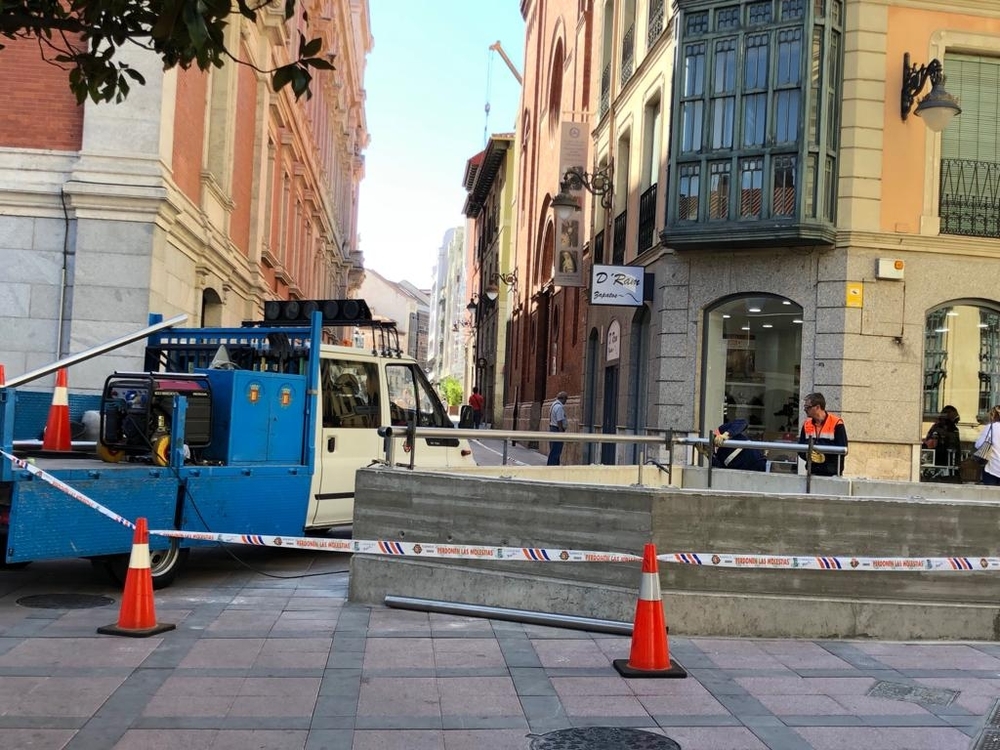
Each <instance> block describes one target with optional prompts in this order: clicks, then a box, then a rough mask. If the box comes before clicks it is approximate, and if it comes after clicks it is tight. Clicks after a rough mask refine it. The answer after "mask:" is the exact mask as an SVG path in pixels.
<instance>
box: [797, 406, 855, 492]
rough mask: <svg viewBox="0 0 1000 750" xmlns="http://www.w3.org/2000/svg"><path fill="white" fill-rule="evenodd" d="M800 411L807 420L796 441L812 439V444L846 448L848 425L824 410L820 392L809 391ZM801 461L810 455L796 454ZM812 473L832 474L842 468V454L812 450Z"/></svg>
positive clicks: (840, 471)
mask: <svg viewBox="0 0 1000 750" xmlns="http://www.w3.org/2000/svg"><path fill="white" fill-rule="evenodd" d="M802 411H804V412H805V414H806V420H805V422H803V424H802V430H801V431H800V432H799V443H808V442H809V439H810V438H812V441H813V445H839V446H841V447H843V448H846V447H847V427H845V426H844V420H843V419H841V418H840V417H838V416H837V415H836V414H831V413H830V412H828V411H827V410H826V398H825V397H824V396H823V394H822V393H810V394H809V395H808V396H806V397H805V400H803V402H802ZM799 455H800V456H801V458H802V460H803V461H807V462H808V461H809V460H810V458H809V457H807V456H806V454H805V453H800V454H799ZM811 461H812V473H813V474H814V475H816V476H822V477H835V476H839V475H840V474H841V473H843V471H844V456H841V455H835V454H832V453H821V452H819V451H816V450H814V451H812V455H811Z"/></svg>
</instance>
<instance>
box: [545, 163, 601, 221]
mask: <svg viewBox="0 0 1000 750" xmlns="http://www.w3.org/2000/svg"><path fill="white" fill-rule="evenodd" d="M581 188H585V189H586V190H587V192H588V193H590V194H591V195H593V196H594V197H595V198H600V199H601V207H602V208H605V209H607V208H611V205H612V203H613V202H614V196H613V195H612V194H611V167H601V168H600V169H598V170H596V171H594V172H593V173H590V172H584V171H583V170H582V169H580V168H579V167H570V168H569V169H568V170H566V174H564V175H563V176H562V180H560V182H559V193H558V195H556V197H555V198H553V199H552V208H553V210H554V211H555V212H556V216H557V217H558V218H560V219H568V218H569V217H570V216H571V215H572V214H573V212H574V211H579V210H580V204H579V203H577V200H576V198H574V197H573V196H572V195H570V192H569V191H570V190H580V189H581Z"/></svg>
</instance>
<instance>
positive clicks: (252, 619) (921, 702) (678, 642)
mask: <svg viewBox="0 0 1000 750" xmlns="http://www.w3.org/2000/svg"><path fill="white" fill-rule="evenodd" d="M485 432H486V431H484V433H485ZM472 447H473V451H474V453H475V456H476V458H477V461H478V462H479V463H480V464H482V465H499V464H500V463H501V459H502V457H503V443H502V441H499V440H495V439H491V438H489V437H488V435H487V434H484V436H483V438H482V439H478V440H473V441H472ZM507 452H508V456H507V459H508V460H507V462H508V463H509V464H514V465H538V464H544V463H545V456H544V455H543V454H541V453H539V452H537V451H534V450H530V449H528V448H525V447H523V446H508V449H507ZM349 568H350V556H349V555H346V554H343V553H328V552H316V551H308V552H307V551H301V550H289V549H273V548H263V549H262V548H259V547H240V546H227V547H225V548H222V547H208V548H201V549H196V550H193V551H192V554H191V560H190V563H189V565H188V568H187V570H185V571H184V573H183V574H182V575H181V576H180V578H179V579H178V581H177V582H176V583H175V584H174V585H173V586H172V587H170V588H169V589H166V590H163V591H159V592H156V594H155V606H156V614H157V619H158V621H159V622H162V623H171V624H175V625H176V629H174V630H171V631H167V632H164V633H162V634H159V635H156V636H153V637H149V638H130V637H123V636H113V635H99V634H98V633H97V628H98V627H101V626H104V625H109V624H112V623H115V622H116V621H117V619H118V612H119V606H120V600H121V587H119V586H116V585H115V584H113V583H112V582H110V581H109V579H108V578H107V577H106V576H105V575H104V573H103V571H101V570H99V569H96V568H94V567H93V566H91V565H90V563H89V562H87V561H85V560H60V561H50V562H41V563H33V564H31V565H30V566H28V567H27V568H24V569H16V570H7V569H0V750H8V749H10V750H20V749H22V748H24V749H28V748H30V749H31V750H63V749H65V750H174V749H175V748H183V750H254V749H257V750H397V749H398V750H478V749H479V748H490V749H491V750H522V749H528V748H530V749H531V750H562V749H563V748H565V749H567V750H617V749H619V748H620V749H621V750H633V749H634V750H676V748H681V749H682V750H765V749H770V750H847V749H848V748H851V749H853V748H864V749H865V750H992V749H993V748H1000V708H998V700H1000V644H998V643H993V642H990V643H926V642H925V643H888V642H877V641H807V640H755V639H750V638H746V639H733V638H702V637H689V636H688V635H686V634H684V633H676V632H675V633H674V634H673V635H672V636H671V637H670V639H669V646H670V655H671V657H672V658H673V659H674V660H675V661H676V662H677V663H679V664H680V665H681V666H683V667H684V668H685V669H686V670H687V672H688V677H687V678H686V679H627V678H623V677H622V676H621V675H619V674H618V672H617V671H616V670H615V669H614V668H613V666H612V661H613V660H615V659H623V658H627V657H628V655H629V649H630V639H629V638H627V637H623V636H612V635H606V634H599V633H591V632H583V631H577V630H568V629H559V628H552V627H541V626H536V625H529V624H524V623H521V622H507V621H501V620H489V619H479V618H467V617H457V616H453V615H444V614H434V613H427V612H415V611H407V610H400V609H389V608H386V607H384V606H381V605H378V606H366V605H361V604H356V603H352V602H348V601H347V590H348V576H349ZM638 583H639V582H638V581H637V582H636V586H637V588H638ZM395 593H397V594H399V595H403V596H405V595H406V594H407V592H406V590H405V582H401V583H400V586H399V590H398V591H397V592H395ZM637 593H638V592H637ZM562 614H573V613H562ZM666 616H667V620H668V622H669V619H670V613H669V612H667V613H666Z"/></svg>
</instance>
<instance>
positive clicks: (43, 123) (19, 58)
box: [0, 39, 84, 151]
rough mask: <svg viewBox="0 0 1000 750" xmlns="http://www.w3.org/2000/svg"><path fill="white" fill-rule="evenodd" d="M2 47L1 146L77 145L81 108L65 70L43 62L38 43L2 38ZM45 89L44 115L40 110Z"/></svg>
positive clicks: (63, 148) (76, 147)
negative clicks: (42, 93) (40, 101)
mask: <svg viewBox="0 0 1000 750" xmlns="http://www.w3.org/2000/svg"><path fill="white" fill-rule="evenodd" d="M3 44H4V45H5V46H4V49H3V50H2V51H0V79H2V80H3V103H2V104H0V146H6V147H8V148H39V149H51V150H54V151H79V150H80V144H81V142H82V138H83V112H84V108H83V107H81V106H79V105H78V104H77V103H76V97H75V96H74V95H73V93H72V92H71V91H70V90H69V72H68V71H67V70H65V69H62V68H59V67H57V66H55V65H52V64H49V63H47V62H45V61H44V60H43V59H42V57H41V53H40V52H39V49H38V44H37V43H36V42H33V41H28V40H15V41H10V40H7V39H4V40H3ZM39 92H44V98H45V108H44V116H42V117H40V116H39V106H38V105H39V96H40V93H39Z"/></svg>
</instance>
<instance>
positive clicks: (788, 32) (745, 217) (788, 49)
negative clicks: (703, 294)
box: [663, 0, 844, 247]
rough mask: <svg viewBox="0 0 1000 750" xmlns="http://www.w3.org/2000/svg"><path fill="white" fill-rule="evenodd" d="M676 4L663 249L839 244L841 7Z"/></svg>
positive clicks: (803, 1)
mask: <svg viewBox="0 0 1000 750" xmlns="http://www.w3.org/2000/svg"><path fill="white" fill-rule="evenodd" d="M678 5H679V7H680V17H679V20H678V28H679V30H680V35H679V36H680V38H679V43H678V49H679V56H678V64H677V66H676V69H675V84H674V102H673V109H672V111H673V118H674V123H673V128H672V133H673V136H672V137H673V142H672V144H671V156H670V162H669V170H670V174H669V179H668V180H667V184H668V185H669V191H668V198H667V217H666V229H665V230H664V232H663V240H664V242H666V243H667V244H669V245H671V246H675V247H682V246H684V245H689V246H697V245H700V244H709V243H711V244H712V245H714V246H719V245H722V246H730V247H731V246H733V245H734V244H744V245H746V244H771V245H773V244H778V245H790V244H797V245H800V244H831V243H832V242H833V228H834V224H835V221H836V216H835V209H836V194H837V192H836V180H837V151H838V128H839V115H840V96H841V67H842V57H843V41H842V34H843V20H844V19H843V16H844V1H843V0H742V1H734V0H728V2H723V1H720V0H678ZM734 230H737V231H734Z"/></svg>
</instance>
